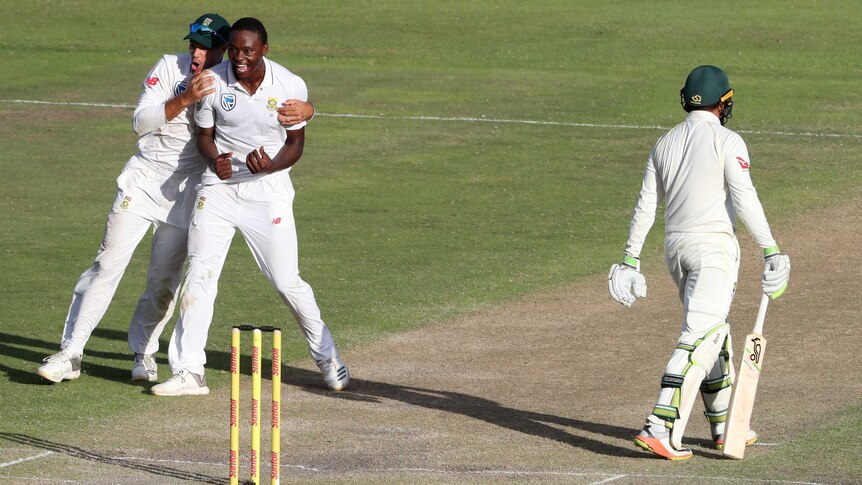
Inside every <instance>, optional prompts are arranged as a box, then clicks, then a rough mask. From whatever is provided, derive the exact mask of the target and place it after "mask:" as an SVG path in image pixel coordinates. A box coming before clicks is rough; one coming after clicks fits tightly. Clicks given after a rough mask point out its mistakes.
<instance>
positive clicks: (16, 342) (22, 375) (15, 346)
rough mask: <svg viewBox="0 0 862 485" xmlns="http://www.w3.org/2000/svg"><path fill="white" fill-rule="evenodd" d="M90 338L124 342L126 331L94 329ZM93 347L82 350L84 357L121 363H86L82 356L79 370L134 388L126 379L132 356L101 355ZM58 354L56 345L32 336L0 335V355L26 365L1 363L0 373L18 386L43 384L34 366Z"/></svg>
mask: <svg viewBox="0 0 862 485" xmlns="http://www.w3.org/2000/svg"><path fill="white" fill-rule="evenodd" d="M93 335H94V336H97V337H101V338H106V339H112V340H119V339H121V340H123V341H125V340H126V339H127V337H126V333H125V332H120V331H117V330H100V329H98V328H97V329H96V330H95V331H94V332H93ZM95 347H96V346H90V347H88V348H87V350H86V351H85V356H86V357H99V358H102V359H111V360H117V361H118V362H121V363H122V364H121V365H118V366H109V365H104V364H98V363H95V362H92V361H88V359H87V358H86V357H85V358H84V359H83V361H82V362H81V371H82V372H83V373H84V374H87V375H89V376H94V377H101V378H103V379H108V380H112V381H114V380H115V381H121V382H128V383H129V384H132V385H134V383H132V382H131V381H130V380H129V372H130V371H131V368H132V367H131V366H132V354H131V353H120V352H104V351H99V350H95ZM40 349H41V350H40ZM59 351H60V345H59V342H48V341H45V340H39V339H35V338H32V337H25V336H22V335H14V334H10V333H6V332H0V355H2V356H6V357H12V358H15V359H19V360H21V361H23V362H25V365H24V368H16V367H12V366H10V365H4V364H0V372H5V373H6V375H7V376H8V377H9V380H10V381H12V382H17V383H20V384H44V383H45V381H44V380H42V379H41V378H40V377H39V376H37V375H36V367H38V366H39V365H41V363H42V359H44V358H45V357H47V356H48V355H51V354H54V353H56V352H59Z"/></svg>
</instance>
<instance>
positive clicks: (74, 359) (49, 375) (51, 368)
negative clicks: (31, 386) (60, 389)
mask: <svg viewBox="0 0 862 485" xmlns="http://www.w3.org/2000/svg"><path fill="white" fill-rule="evenodd" d="M42 362H44V364H42V365H40V366H39V368H38V369H36V374H38V375H39V376H40V377H42V378H43V379H45V380H48V381H51V382H54V383H57V382H60V381H70V380H72V379H77V378H79V377H81V356H80V355H72V354H68V353H66V351H65V350H61V351H60V352H57V353H56V354H54V355H49V356H48V357H45V358H44V359H42Z"/></svg>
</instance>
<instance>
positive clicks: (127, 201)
mask: <svg viewBox="0 0 862 485" xmlns="http://www.w3.org/2000/svg"><path fill="white" fill-rule="evenodd" d="M131 203H132V198H131V197H129V196H128V195H127V196H125V197H123V201H122V202H121V203H120V207H122V208H123V209H128V208H129V205H130V204H131Z"/></svg>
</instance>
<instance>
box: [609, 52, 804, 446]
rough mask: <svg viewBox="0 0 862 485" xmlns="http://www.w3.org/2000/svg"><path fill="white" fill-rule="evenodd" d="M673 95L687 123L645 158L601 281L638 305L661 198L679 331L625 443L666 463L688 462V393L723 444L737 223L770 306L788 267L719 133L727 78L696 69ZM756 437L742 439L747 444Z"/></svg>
mask: <svg viewBox="0 0 862 485" xmlns="http://www.w3.org/2000/svg"><path fill="white" fill-rule="evenodd" d="M680 96H681V103H682V106H683V108H684V109H685V111H686V112H688V116H687V117H686V118H685V120H684V121H683V122H682V123H680V124H678V125H677V126H675V127H674V128H672V129H671V130H670V131H669V132H668V133H667V134H665V135H664V136H662V137H661V138H659V140H658V141H657V142H656V144H655V146H654V147H653V149H652V151H651V152H650V154H649V157H648V158H647V164H646V171H645V173H644V177H643V185H642V187H641V191H640V195H639V197H638V201H637V205H636V206H635V210H634V215H633V217H632V221H631V224H630V226H629V234H628V241H627V243H626V249H625V254H624V256H623V261H622V263H620V264H614V265H613V266H611V270H610V273H609V275H608V288H609V290H610V294H611V297H613V298H614V299H615V300H617V301H618V302H620V303H622V304H623V305H625V306H626V307H628V306H630V305H632V304H633V303H634V302H635V299H636V297H646V280H645V279H644V277H643V276H642V275H641V274H640V260H639V256H640V252H641V249H642V247H643V244H644V240H645V239H646V236H647V233H648V232H649V230H650V228H651V227H652V225H653V223H654V222H655V215H656V208H657V207H658V204H659V203H661V201H662V200H664V201H665V229H666V231H665V241H664V253H665V263H666V264H667V268H668V271H670V275H671V277H672V278H673V281H674V282H675V283H676V285H677V287H678V288H679V298H680V301H681V302H682V306H683V318H682V331H681V335H680V337H679V340H678V343H677V346H676V349H675V350H674V351H673V353H672V354H671V357H670V361H669V362H668V364H667V367H666V368H665V371H664V375H663V376H662V379H661V391H660V393H659V397H658V402H657V403H656V405H655V407H654V408H653V410H652V414H650V416H649V417H648V418H647V420H646V425H645V426H644V427H643V430H642V431H641V432H640V434H638V435H637V437H635V440H634V441H635V444H637V445H638V446H640V447H641V448H643V449H646V450H648V451H650V452H652V453H655V454H657V455H659V456H662V457H664V458H667V459H670V460H683V459H687V458H690V457H691V450H688V449H685V448H683V447H682V436H683V433H684V432H685V427H686V423H687V422H688V418H689V414H690V413H691V410H692V405H693V404H694V401H695V398H696V396H697V393H698V391H699V392H700V394H701V396H702V398H703V402H704V405H705V407H706V411H705V413H704V414H705V415H706V418H707V420H708V421H709V424H710V426H711V432H712V438H713V441H714V442H715V444H716V446H717V447H719V448H720V447H721V446H722V445H723V443H724V423H725V418H726V416H727V407H728V403H729V401H730V394H731V384H732V382H733V378H734V370H733V364H732V363H731V357H732V355H731V345H730V332H729V330H730V327H729V325H728V322H727V315H728V312H729V310H730V305H731V302H732V300H733V294H734V291H735V289H736V281H737V276H738V273H739V243H738V242H737V239H736V236H735V233H736V216H737V215H738V216H739V217H740V218H741V219H742V221H743V222H744V223H745V226H746V227H747V228H748V230H749V232H750V233H751V235H752V236H753V238H754V240H755V242H756V243H757V244H758V245H759V246H760V247H761V248H762V249H763V256H764V261H765V268H764V271H763V278H762V288H763V291H764V292H765V293H766V294H768V295H770V296H771V297H772V298H778V297H779V296H781V294H782V293H783V292H784V290H785V289H786V288H787V282H788V280H789V278H790V259H789V258H788V257H787V256H786V255H784V254H781V252H780V251H779V249H778V246H777V245H776V243H775V240H774V239H773V238H772V233H771V231H770V229H769V224H768V223H767V221H766V216H765V215H764V213H763V207H762V206H761V204H760V200H759V199H758V197H757V192H756V190H755V189H754V185H753V184H752V182H751V177H750V175H749V167H750V163H751V162H750V160H749V157H748V150H747V148H746V146H745V142H743V140H742V138H741V137H740V136H739V135H738V134H736V133H735V132H733V131H731V130H729V129H727V128H725V127H724V124H725V122H726V121H727V120H728V119H730V117H731V110H732V107H733V90H732V89H731V88H730V83H729V82H728V79H727V76H726V75H725V73H724V72H723V71H722V70H721V69H719V68H718V67H715V66H700V67H697V68H695V69H694V70H693V71H691V73H690V74H689V75H688V78H687V79H686V82H685V86H684V87H683V88H682V90H681V91H680ZM756 439H757V435H756V433H754V432H753V431H749V434H748V436H747V441H748V443H753V442H754V441H755V440H756Z"/></svg>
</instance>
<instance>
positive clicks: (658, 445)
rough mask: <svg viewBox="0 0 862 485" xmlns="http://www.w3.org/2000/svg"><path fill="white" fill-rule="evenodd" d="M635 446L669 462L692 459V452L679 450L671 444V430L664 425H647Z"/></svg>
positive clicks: (637, 437)
mask: <svg viewBox="0 0 862 485" xmlns="http://www.w3.org/2000/svg"><path fill="white" fill-rule="evenodd" d="M634 441H635V444H636V445H638V446H640V447H641V448H643V449H645V450H647V451H649V452H650V453H654V454H656V455H658V456H660V457H662V458H667V459H668V460H687V459H689V458H691V450H689V449H688V448H683V449H681V450H678V449H676V448H674V447H673V445H671V444H670V430H669V429H667V428H666V427H665V426H664V425H663V424H651V423H647V425H646V426H644V428H643V429H642V430H641V432H640V433H638V435H637V436H635V440H634Z"/></svg>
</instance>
